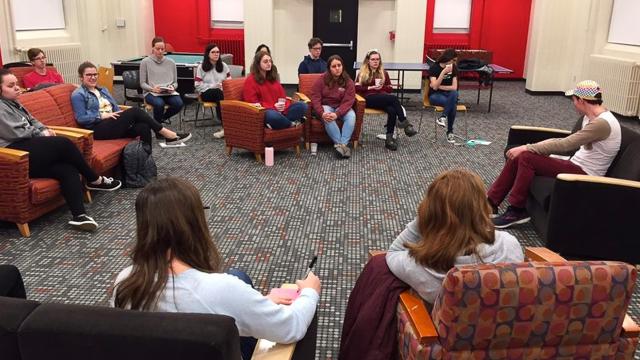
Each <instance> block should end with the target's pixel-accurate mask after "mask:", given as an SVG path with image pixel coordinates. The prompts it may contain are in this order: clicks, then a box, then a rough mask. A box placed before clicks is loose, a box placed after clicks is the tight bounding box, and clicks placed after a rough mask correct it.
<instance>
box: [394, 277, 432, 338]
mask: <svg viewBox="0 0 640 360" xmlns="http://www.w3.org/2000/svg"><path fill="white" fill-rule="evenodd" d="M399 301H400V305H401V306H402V307H403V308H404V310H405V311H406V312H407V314H408V315H409V320H410V321H411V325H412V326H413V329H414V330H415V332H416V336H417V337H418V339H419V340H420V343H422V344H432V343H434V342H436V341H438V332H437V331H436V327H435V325H434V324H433V320H432V319H431V316H430V315H429V312H428V311H427V308H426V306H424V302H423V300H422V299H421V298H420V297H418V296H416V295H414V294H412V293H411V291H409V290H407V291H404V292H402V293H401V294H400V300H399Z"/></svg>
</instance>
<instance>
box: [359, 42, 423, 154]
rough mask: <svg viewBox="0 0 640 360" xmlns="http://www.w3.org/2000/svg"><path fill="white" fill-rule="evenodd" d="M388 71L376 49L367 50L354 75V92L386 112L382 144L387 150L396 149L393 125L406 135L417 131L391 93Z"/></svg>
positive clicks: (375, 107) (374, 106)
mask: <svg viewBox="0 0 640 360" xmlns="http://www.w3.org/2000/svg"><path fill="white" fill-rule="evenodd" d="M391 90H392V89H391V80H390V79H389V73H387V72H386V71H385V70H384V66H382V58H381V56H380V53H379V52H378V50H375V49H373V50H369V51H368V52H367V55H366V56H365V57H364V61H363V62H362V67H361V68H360V72H359V73H358V76H356V92H357V93H358V95H360V96H362V97H363V98H364V99H365V101H366V102H367V107H368V108H372V109H380V110H384V112H386V113H387V125H386V126H387V137H386V140H385V143H384V146H385V147H386V148H387V149H389V150H394V151H395V150H397V149H398V143H397V142H396V140H395V139H394V138H393V132H394V130H395V127H396V126H397V127H399V128H401V129H403V128H404V133H405V134H406V135H407V136H414V135H415V134H417V133H418V132H417V131H415V130H414V129H413V125H411V124H410V123H409V120H407V113H406V111H405V110H404V108H403V107H402V105H401V104H400V101H399V100H398V98H397V97H396V96H395V95H391Z"/></svg>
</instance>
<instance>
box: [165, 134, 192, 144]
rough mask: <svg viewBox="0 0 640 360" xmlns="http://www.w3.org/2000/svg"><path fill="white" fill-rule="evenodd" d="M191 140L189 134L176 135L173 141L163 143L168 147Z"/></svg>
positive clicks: (168, 140) (167, 140)
mask: <svg viewBox="0 0 640 360" xmlns="http://www.w3.org/2000/svg"><path fill="white" fill-rule="evenodd" d="M189 139H191V133H184V134H181V133H178V134H176V137H175V138H173V139H166V140H165V141H164V142H165V143H166V144H168V145H172V144H180V143H183V142H185V141H187V140H189Z"/></svg>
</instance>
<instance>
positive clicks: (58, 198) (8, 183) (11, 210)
mask: <svg viewBox="0 0 640 360" xmlns="http://www.w3.org/2000/svg"><path fill="white" fill-rule="evenodd" d="M56 134H57V135H58V136H64V137H67V138H69V139H71V141H73V142H74V143H75V144H76V146H78V148H80V149H82V148H83V146H84V137H83V135H81V134H77V133H73V132H68V131H64V130H59V129H58V130H56ZM88 194H89V193H88V192H86V193H85V198H86V199H87V200H90V197H89V195H88ZM64 203H65V202H64V198H63V197H62V195H61V193H60V184H59V183H58V181H57V180H54V179H44V178H37V179H31V178H29V153H28V152H26V151H20V150H14V149H7V148H3V147H0V220H3V221H8V222H12V223H15V224H16V225H17V226H18V230H20V234H21V235H22V236H25V237H28V236H30V235H31V232H30V231H29V222H30V221H32V220H34V219H37V218H39V217H40V216H42V215H44V214H46V213H48V212H49V211H52V210H54V209H56V208H58V207H59V206H61V205H63V204H64Z"/></svg>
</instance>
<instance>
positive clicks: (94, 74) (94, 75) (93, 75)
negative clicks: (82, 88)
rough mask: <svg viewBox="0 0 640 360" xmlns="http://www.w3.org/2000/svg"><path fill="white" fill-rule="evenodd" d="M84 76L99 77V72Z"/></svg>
mask: <svg viewBox="0 0 640 360" xmlns="http://www.w3.org/2000/svg"><path fill="white" fill-rule="evenodd" d="M84 76H86V77H98V74H96V73H91V74H84Z"/></svg>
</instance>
